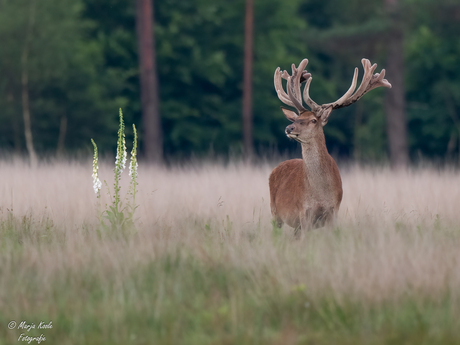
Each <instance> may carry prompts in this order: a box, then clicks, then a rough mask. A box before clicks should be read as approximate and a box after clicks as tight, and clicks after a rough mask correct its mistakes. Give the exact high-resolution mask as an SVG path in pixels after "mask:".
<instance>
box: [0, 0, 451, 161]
mask: <svg viewBox="0 0 460 345" xmlns="http://www.w3.org/2000/svg"><path fill="white" fill-rule="evenodd" d="M398 2H399V3H400V6H401V10H400V12H399V15H400V16H401V20H400V22H401V23H402V24H401V25H402V27H403V31H404V35H405V47H404V49H405V59H406V61H405V62H406V64H405V72H404V73H405V85H406V101H407V114H408V129H409V144H410V150H411V154H412V156H414V157H416V156H419V155H422V156H426V157H430V158H436V157H437V158H440V157H444V156H446V155H447V156H448V157H450V158H452V159H453V158H455V157H458V156H459V155H460V116H459V115H458V114H460V96H459V95H460V89H459V85H460V82H459V80H460V74H459V69H458V63H457V61H458V57H459V56H460V46H459V44H458V39H457V36H458V31H459V29H460V26H459V25H460V24H459V21H458V13H459V11H460V9H459V5H458V4H457V3H456V2H455V1H452V0H439V1H438V0H436V1H435V0H422V1H414V0H399V1H398ZM244 5H245V1H244V0H237V1H221V2H215V1H214V2H213V1H210V0H190V1H180V0H168V1H154V12H155V21H156V25H155V35H156V36H155V38H156V52H157V57H156V58H157V64H158V73H159V81H160V110H161V117H162V127H163V132H164V141H165V153H166V155H167V156H169V157H177V158H183V157H190V156H202V155H206V154H209V153H215V154H219V155H226V154H229V153H238V152H240V150H241V141H242V121H241V98H242V80H243V53H244V52H243V42H244V38H243V33H244V8H245V7H244ZM254 13H255V37H254V74H253V87H254V94H253V112H254V143H255V147H256V150H257V151H258V152H259V153H265V152H267V151H268V152H285V151H286V150H287V151H294V150H296V149H297V145H296V144H295V143H292V142H290V141H289V140H288V139H286V138H285V136H284V132H283V128H284V127H285V126H286V120H285V118H284V116H283V115H282V114H281V112H280V111H279V107H280V105H281V103H280V101H279V100H278V98H277V97H276V94H275V92H274V90H273V80H272V79H273V72H274V70H275V68H276V67H277V66H280V67H281V68H283V69H288V68H289V67H290V64H291V63H298V62H299V61H300V60H301V59H302V58H303V57H308V58H309V60H310V65H309V67H308V68H309V70H311V71H312V72H313V74H314V81H313V83H312V90H311V93H312V97H313V98H314V99H315V100H316V101H317V102H319V103H322V102H330V101H331V100H334V99H337V98H338V97H340V96H341V95H342V94H343V92H344V91H345V90H346V89H347V88H348V85H349V82H350V80H351V76H352V72H353V67H354V66H357V65H359V60H360V58H361V57H364V56H365V57H368V58H370V59H371V61H373V62H374V61H375V62H377V63H378V64H379V67H385V60H386V47H387V46H388V45H389V44H391V42H388V39H387V37H388V31H389V30H390V29H391V20H390V19H391V18H390V17H389V15H388V13H387V12H386V9H385V1H382V0H371V1H365V2H363V1H360V0H353V1H343V0H333V1H319V0H292V1H287V2H286V1H282V0H266V1H260V2H258V1H256V2H255V12H254ZM31 18H32V19H33V20H32V21H31ZM28 28H31V29H32V30H30V34H29V35H30V47H29V51H30V54H29V60H28V64H27V66H24V65H23V64H21V56H22V53H23V51H24V49H25V42H26V39H27V37H28ZM0 41H1V42H2V49H1V50H0V75H2V80H0V107H1V109H2V113H1V114H0V120H1V121H2V124H3V126H2V128H1V129H0V147H1V148H2V149H3V150H8V151H11V150H15V152H17V153H21V152H23V150H24V146H25V145H24V138H23V130H22V128H23V124H22V120H21V119H22V116H21V111H22V105H21V73H22V72H23V71H24V70H27V72H28V74H29V91H30V102H31V113H32V125H33V128H32V130H33V134H34V142H35V146H36V148H37V150H39V151H40V152H42V153H43V152H48V153H52V152H53V151H56V150H57V149H59V147H58V145H59V144H58V143H59V142H60V143H61V144H63V145H64V146H63V147H64V148H65V149H66V150H67V151H68V152H71V153H75V152H78V151H80V150H86V151H87V150H88V145H87V143H88V138H90V137H94V135H95V134H96V133H97V135H98V143H99V146H100V148H101V149H102V150H104V151H105V150H108V149H113V148H114V145H113V142H112V141H111V140H110V133H113V131H114V130H115V128H116V126H117V123H116V121H115V120H114V119H113V117H111V116H108V115H105V114H110V113H111V112H112V111H113V110H114V109H116V108H119V107H127V106H129V108H130V109H132V115H130V116H131V117H130V118H128V119H127V120H128V121H130V122H133V123H135V124H136V125H138V127H139V124H140V122H141V110H140V109H141V106H140V99H139V94H140V90H139V76H138V57H137V40H136V36H135V8H134V2H133V1H128V0H109V1H107V0H72V1H71V0H63V1H58V0H4V1H2V2H0ZM361 74H362V71H361ZM391 78H392V76H388V79H389V80H390V82H391ZM383 105H384V91H383V90H376V91H373V92H372V93H370V94H369V95H366V97H364V99H363V100H362V101H360V103H359V104H357V105H354V106H352V107H349V108H346V109H342V110H339V111H336V112H334V114H333V117H331V120H330V121H329V124H328V126H327V127H325V132H326V136H327V144H328V147H329V150H330V151H331V152H332V153H333V154H334V155H336V156H340V157H344V158H346V157H354V158H356V159H359V160H373V161H375V160H382V159H385V157H386V146H387V145H386V144H387V143H386V135H385V118H384V106H383ZM65 124H67V126H65ZM66 128H68V130H66ZM129 132H130V129H129ZM128 134H131V133H128ZM58 138H60V139H58ZM139 142H140V147H141V148H142V142H143V135H142V133H139ZM61 149H62V148H61Z"/></svg>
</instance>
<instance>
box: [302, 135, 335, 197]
mask: <svg viewBox="0 0 460 345" xmlns="http://www.w3.org/2000/svg"><path fill="white" fill-rule="evenodd" d="M302 158H303V161H304V164H305V172H306V179H307V180H308V184H309V185H310V191H311V193H312V194H313V196H315V198H318V199H322V198H325V197H326V198H327V196H328V194H329V192H332V188H331V187H332V186H331V185H332V183H331V182H332V178H333V171H332V166H331V157H330V155H329V152H328V151H327V147H326V140H325V138H324V133H323V132H322V131H321V132H319V133H317V135H316V136H314V137H312V138H311V139H310V140H308V141H306V142H304V143H302Z"/></svg>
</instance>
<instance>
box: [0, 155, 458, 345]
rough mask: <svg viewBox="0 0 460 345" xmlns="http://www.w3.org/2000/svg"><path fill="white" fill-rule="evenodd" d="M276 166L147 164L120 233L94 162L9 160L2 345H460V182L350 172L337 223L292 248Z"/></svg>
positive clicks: (0, 290)
mask: <svg viewBox="0 0 460 345" xmlns="http://www.w3.org/2000/svg"><path fill="white" fill-rule="evenodd" d="M275 165H276V163H274V164H268V163H267V164H262V165H259V166H248V165H244V164H230V165H227V166H224V165H218V164H216V165H213V164H203V165H194V166H187V167H176V168H168V169H167V168H159V167H154V166H146V165H143V164H142V162H141V164H140V166H139V179H138V182H139V186H138V189H139V192H138V194H137V196H136V203H137V204H138V205H139V207H138V209H137V210H136V214H135V217H136V219H137V220H136V229H137V231H135V232H134V231H133V232H130V233H114V232H111V231H106V230H103V229H101V228H100V227H99V223H98V214H97V199H96V195H95V194H94V191H93V189H92V179H91V162H90V161H88V162H85V163H81V162H67V163H64V162H62V163H52V164H51V163H50V164H44V165H41V166H39V167H38V168H36V169H31V168H29V167H28V165H26V164H24V163H22V162H20V161H15V162H12V161H2V162H0V171H1V176H2V178H1V182H0V193H1V198H0V217H1V218H0V248H1V250H0V344H18V343H23V342H27V339H26V340H24V339H25V338H24V336H27V335H28V336H30V337H38V336H40V335H43V336H44V337H45V338H46V340H43V341H42V344H45V345H46V344H61V345H64V344H171V345H173V344H191V345H192V344H197V345H206V344H251V345H252V344H264V345H265V344H280V345H281V344H282V345H289V344H317V345H320V344H350V345H352V344H353V345H355V344H366V345H367V344H376V345H377V344H418V345H421V344H459V343H460V173H459V172H458V171H454V170H437V169H434V168H423V169H422V168H421V169H416V170H410V171H407V172H396V173H395V172H392V171H390V170H389V169H387V168H360V167H342V169H341V173H342V180H343V185H344V198H343V202H342V206H341V209H340V212H339V215H338V219H337V223H336V224H335V225H334V226H330V227H326V228H323V229H317V230H313V231H310V232H308V233H304V234H302V237H301V238H300V239H299V240H296V239H294V237H293V229H292V228H289V227H286V226H285V227H284V228H283V229H281V230H280V229H277V228H274V227H273V226H272V223H271V215H270V205H269V192H268V176H269V174H270V171H271V169H272V168H273V167H274V166H275ZM112 168H113V167H112V166H109V165H102V166H101V170H100V177H101V179H102V180H103V179H106V180H107V182H108V184H109V186H111V187H112V183H113V182H112V179H113V173H112V171H111V169H112ZM123 181H124V182H123ZM128 181H129V177H128V172H127V171H125V172H124V173H123V177H122V182H123V183H124V185H123V189H122V193H124V192H126V190H127V182H128ZM105 190H106V188H105V186H103V188H102V206H103V207H104V205H105V204H106V203H110V200H109V197H108V196H107V194H106V193H105ZM11 321H15V322H16V324H15V325H14V324H11V323H10V322H11ZM22 321H25V322H26V324H29V325H31V324H35V326H36V327H35V328H32V329H30V331H28V330H27V329H24V327H25V326H24V325H25V324H23V326H20V323H21V322H22ZM40 322H44V323H45V324H49V322H51V323H52V328H47V329H39V328H38V326H39V324H40ZM12 326H14V327H12ZM9 327H10V328H12V329H9ZM21 337H22V338H21ZM34 343H38V340H37V339H35V340H32V341H31V342H30V344H34Z"/></svg>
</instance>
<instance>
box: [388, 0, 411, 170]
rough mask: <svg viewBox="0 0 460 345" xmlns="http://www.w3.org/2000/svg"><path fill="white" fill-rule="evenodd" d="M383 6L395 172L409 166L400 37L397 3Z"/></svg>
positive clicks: (389, 130) (391, 147)
mask: <svg viewBox="0 0 460 345" xmlns="http://www.w3.org/2000/svg"><path fill="white" fill-rule="evenodd" d="M385 3H386V6H387V11H388V14H389V16H390V23H391V31H390V32H389V35H388V42H387V45H388V60H387V63H386V72H387V74H386V75H387V76H388V80H389V81H390V83H391V85H392V88H391V89H389V90H387V93H386V99H385V113H386V123H387V137H388V145H389V152H390V163H391V167H392V168H394V169H398V168H405V167H407V165H408V163H409V153H408V147H407V128H406V102H405V88H404V56H403V49H404V34H403V30H402V27H401V23H400V19H399V18H398V11H399V8H398V3H397V0H385Z"/></svg>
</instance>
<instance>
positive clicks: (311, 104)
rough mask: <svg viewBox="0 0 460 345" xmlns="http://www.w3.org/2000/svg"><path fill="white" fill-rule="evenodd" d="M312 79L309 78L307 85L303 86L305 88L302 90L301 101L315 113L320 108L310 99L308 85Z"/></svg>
mask: <svg viewBox="0 0 460 345" xmlns="http://www.w3.org/2000/svg"><path fill="white" fill-rule="evenodd" d="M312 79H313V77H311V76H310V77H309V78H308V79H307V83H306V84H305V88H304V89H303V100H304V101H305V103H307V105H308V106H309V107H310V109H311V111H313V112H315V111H316V110H318V109H319V108H320V106H319V105H318V104H316V102H315V101H313V100H312V99H311V98H310V84H311V81H312Z"/></svg>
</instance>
